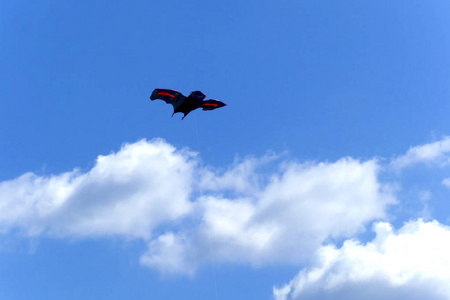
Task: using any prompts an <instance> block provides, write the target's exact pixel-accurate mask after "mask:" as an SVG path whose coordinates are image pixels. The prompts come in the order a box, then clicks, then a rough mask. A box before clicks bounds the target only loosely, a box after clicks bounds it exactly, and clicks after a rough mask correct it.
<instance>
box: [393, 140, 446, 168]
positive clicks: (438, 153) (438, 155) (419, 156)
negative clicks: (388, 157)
mask: <svg viewBox="0 0 450 300" xmlns="http://www.w3.org/2000/svg"><path fill="white" fill-rule="evenodd" d="M449 153H450V137H445V138H443V139H442V140H440V141H437V142H434V143H430V144H425V145H420V146H415V147H411V148H410V149H409V150H408V151H407V152H406V154H405V155H403V156H400V157H398V158H396V159H394V160H393V161H392V165H393V167H394V168H396V169H402V168H405V167H407V166H410V165H414V164H417V163H440V164H441V165H446V164H448V163H449V162H450V157H449V155H448V154H449Z"/></svg>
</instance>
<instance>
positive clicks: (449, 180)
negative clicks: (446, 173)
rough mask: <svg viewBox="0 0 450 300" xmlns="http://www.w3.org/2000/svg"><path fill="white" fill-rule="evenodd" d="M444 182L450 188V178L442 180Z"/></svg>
mask: <svg viewBox="0 0 450 300" xmlns="http://www.w3.org/2000/svg"><path fill="white" fill-rule="evenodd" d="M442 184H443V185H445V186H446V187H449V188H450V178H445V179H444V180H442Z"/></svg>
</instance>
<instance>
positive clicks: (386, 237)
mask: <svg viewBox="0 0 450 300" xmlns="http://www.w3.org/2000/svg"><path fill="white" fill-rule="evenodd" d="M374 231H375V233H376V238H375V239H374V240H373V241H372V242H369V243H367V244H361V243H359V242H357V241H355V240H348V241H346V242H345V243H344V244H343V246H342V247H341V248H340V249H337V248H336V247H334V246H324V247H322V248H321V249H320V250H319V251H318V256H319V258H318V262H317V264H316V266H314V267H310V268H307V269H304V270H302V271H301V272H300V273H299V274H298V275H297V276H296V277H295V278H294V279H293V280H292V281H291V282H290V283H289V284H287V285H285V286H284V287H281V288H275V289H274V295H275V298H276V299H277V300H288V299H291V300H293V299H321V300H322V299H349V300H351V299H362V298H364V299H449V298H450V256H449V255H448V253H450V228H449V227H447V226H444V225H441V224H439V223H438V222H437V221H433V222H424V221H423V220H421V219H419V220H417V221H411V222H409V223H406V224H405V225H404V226H403V227H402V228H401V229H400V230H399V231H398V232H394V231H393V229H392V227H391V225H390V224H387V223H377V224H376V225H375V226H374Z"/></svg>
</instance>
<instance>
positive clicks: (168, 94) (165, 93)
mask: <svg viewBox="0 0 450 300" xmlns="http://www.w3.org/2000/svg"><path fill="white" fill-rule="evenodd" d="M158 95H161V96H168V97H170V98H175V95H172V94H170V93H167V92H159V93H158Z"/></svg>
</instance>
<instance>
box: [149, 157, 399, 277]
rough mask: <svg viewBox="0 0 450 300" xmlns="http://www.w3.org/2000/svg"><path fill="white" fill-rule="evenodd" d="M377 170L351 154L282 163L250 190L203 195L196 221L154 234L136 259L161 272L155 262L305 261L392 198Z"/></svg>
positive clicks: (376, 214) (380, 213) (377, 214)
mask: <svg viewBox="0 0 450 300" xmlns="http://www.w3.org/2000/svg"><path fill="white" fill-rule="evenodd" d="M377 173H378V165H377V163H376V161H367V162H359V161H357V160H354V159H350V158H346V159H342V160H339V161H337V162H335V163H319V164H312V163H311V164H297V163H286V164H285V168H284V170H283V171H282V172H281V174H279V175H276V176H275V175H273V177H272V178H271V180H270V181H269V183H268V184H266V185H265V186H263V187H262V188H261V189H260V190H259V191H257V192H255V193H254V194H253V195H248V194H246V195H245V196H244V197H241V198H233V199H229V198H225V197H220V196H214V195H205V196H204V197H203V198H202V199H201V200H200V201H198V202H197V205H196V211H197V214H198V216H199V218H200V221H199V224H198V225H197V226H196V227H191V228H189V230H187V231H183V232H179V233H178V234H174V233H170V234H169V235H168V236H170V243H168V241H167V240H166V239H163V240H154V241H153V242H152V243H151V245H150V247H149V250H148V251H147V253H145V254H144V255H143V257H142V258H141V261H142V262H144V263H145V264H147V265H149V266H151V267H156V268H159V269H161V271H167V269H166V266H164V265H163V264H161V262H170V261H171V259H173V261H176V262H179V266H180V267H179V268H176V267H175V266H174V265H173V264H172V265H171V266H170V270H172V271H174V272H181V273H184V272H185V271H184V270H185V269H184V268H185V267H186V265H188V264H189V265H190V267H189V268H187V270H189V272H191V271H192V269H193V268H194V266H196V265H199V264H202V263H205V262H206V261H207V260H208V259H213V260H216V261H220V262H237V263H247V264H248V263H249V264H252V265H255V266H262V265H269V264H274V263H298V262H301V261H305V260H307V258H308V256H309V255H310V254H312V253H313V252H314V251H315V250H316V249H317V248H318V247H320V245H321V244H322V243H323V242H324V241H325V240H327V239H328V238H330V237H335V238H340V237H348V236H351V235H353V234H355V233H357V232H361V231H363V230H364V225H365V224H366V223H367V222H369V221H371V220H374V219H377V218H383V217H385V211H386V208H387V206H388V205H389V204H392V203H394V199H393V197H392V195H391V194H390V193H389V192H388V191H385V190H384V186H382V185H381V184H380V183H379V182H378V180H377ZM247 175H248V176H252V177H254V176H257V175H256V174H255V173H252V172H250V173H249V174H247ZM208 176H210V177H211V173H209V174H208ZM223 177H224V176H221V178H223ZM230 180H231V179H230ZM235 180H241V177H239V176H238V177H236V178H235ZM229 186H232V184H229ZM180 245H189V246H188V247H187V246H182V247H183V248H184V249H185V251H183V252H176V250H174V249H172V248H173V247H180ZM299 249H301V251H299ZM210 252H212V254H211V255H209V253H210ZM174 254H178V255H179V256H177V257H173V255H174ZM187 260H188V261H187ZM189 272H188V273H189Z"/></svg>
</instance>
